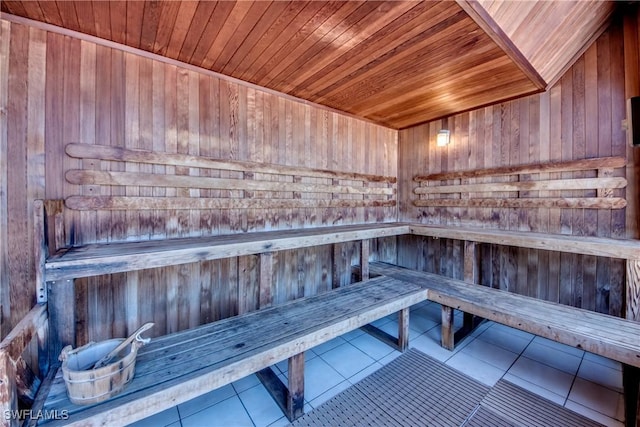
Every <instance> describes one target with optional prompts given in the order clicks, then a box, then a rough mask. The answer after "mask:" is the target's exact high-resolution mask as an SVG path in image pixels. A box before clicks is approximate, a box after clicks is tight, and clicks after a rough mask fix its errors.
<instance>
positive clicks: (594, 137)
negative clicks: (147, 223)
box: [582, 46, 628, 310]
mask: <svg viewBox="0 0 640 427" xmlns="http://www.w3.org/2000/svg"><path fill="white" fill-rule="evenodd" d="M584 64H585V66H584V86H585V91H584V114H585V155H586V157H588V158H595V157H598V56H597V50H596V46H592V47H591V48H589V49H588V50H587V51H586V52H585V54H584ZM587 118H590V119H587ZM627 185H628V184H627ZM584 227H585V234H586V235H588V236H596V235H598V211H597V210H594V209H585V211H584ZM597 265H598V259H597V258H595V257H591V256H584V257H583V269H584V283H585V284H587V286H585V287H584V288H583V292H582V307H583V308H586V309H587V310H596V292H597Z"/></svg>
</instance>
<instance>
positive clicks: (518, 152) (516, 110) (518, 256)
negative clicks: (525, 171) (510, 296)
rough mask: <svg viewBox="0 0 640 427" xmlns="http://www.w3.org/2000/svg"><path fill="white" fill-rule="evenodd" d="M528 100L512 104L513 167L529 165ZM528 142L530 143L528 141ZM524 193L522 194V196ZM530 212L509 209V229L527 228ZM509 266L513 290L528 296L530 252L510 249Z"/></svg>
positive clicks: (511, 145) (511, 143) (511, 151)
mask: <svg viewBox="0 0 640 427" xmlns="http://www.w3.org/2000/svg"><path fill="white" fill-rule="evenodd" d="M526 101H527V100H526V99H523V98H521V99H518V100H516V101H513V102H512V108H511V139H510V159H509V161H510V164H511V165H512V166H515V165H518V164H526V163H528V158H529V153H528V144H527V143H526V142H525V138H527V139H528V132H529V122H528V120H529V108H528V107H529V105H528V103H527V102H526ZM527 142H528V141H527ZM516 179H517V180H518V181H522V180H524V179H525V178H523V177H522V176H520V177H513V178H512V180H513V181H515V180H516ZM521 194H522V192H520V195H521ZM528 218H529V212H528V211H527V210H524V209H522V210H518V209H509V229H511V230H520V229H523V228H525V227H526V224H527V222H528ZM508 257H509V262H508V265H509V266H511V265H513V266H514V269H515V271H514V272H509V275H508V277H513V283H512V284H510V285H513V287H512V289H513V291H514V292H516V293H519V294H524V295H526V294H527V293H528V292H527V289H526V286H527V284H528V274H527V273H528V269H527V263H528V250H526V249H523V248H509V251H508Z"/></svg>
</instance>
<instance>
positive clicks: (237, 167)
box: [66, 143, 397, 184]
mask: <svg viewBox="0 0 640 427" xmlns="http://www.w3.org/2000/svg"><path fill="white" fill-rule="evenodd" d="M66 152H67V154H68V155H69V156H71V157H74V158H79V159H98V160H111V161H121V162H135V163H150V164H159V165H166V166H184V167H189V168H207V169H220V170H228V171H238V172H254V173H264V174H275V175H302V176H307V177H314V178H337V179H346V180H362V181H370V182H382V183H390V184H395V183H396V182H397V178H396V177H394V176H381V175H373V174H363V173H354V172H341V171H332V170H326V169H316V168H303V167H295V166H286V165H277V164H266V163H255V162H246V161H237V160H234V161H230V160H219V159H214V158H209V157H203V156H193V155H188V154H177V153H161V152H154V151H147V150H134V149H127V148H121V147H111V146H106V145H92V144H79V143H72V144H67V146H66Z"/></svg>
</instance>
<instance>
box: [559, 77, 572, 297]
mask: <svg viewBox="0 0 640 427" xmlns="http://www.w3.org/2000/svg"><path fill="white" fill-rule="evenodd" d="M560 84H561V87H562V89H561V95H560V108H561V110H562V116H561V122H560V132H561V135H560V138H561V139H560V145H561V146H560V151H561V153H562V160H570V159H572V158H573V148H574V147H573V142H574V140H573V113H574V109H573V73H572V72H568V73H565V75H564V76H563V77H562V78H561V79H560ZM571 176H572V173H570V172H565V173H562V174H561V177H562V178H563V179H570V178H571ZM572 219H573V215H572V210H571V209H561V210H560V232H561V233H563V234H572V233H573V229H572V226H573V223H572ZM574 259H575V258H574V256H573V255H572V254H567V253H561V254H560V295H559V298H560V301H559V302H560V303H561V304H567V305H571V304H572V303H573V300H572V299H573V291H574V290H573V285H574V283H573V281H572V272H575V271H576V268H575V267H574V265H573V261H574Z"/></svg>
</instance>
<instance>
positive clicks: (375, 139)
mask: <svg viewBox="0 0 640 427" xmlns="http://www.w3.org/2000/svg"><path fill="white" fill-rule="evenodd" d="M0 22H1V25H2V34H1V37H0V107H1V109H2V115H1V117H0V119H1V120H2V123H0V174H1V175H0V182H1V183H2V184H1V186H0V191H1V193H0V280H1V288H0V289H1V291H0V304H1V307H2V323H1V326H2V330H1V332H2V336H4V335H6V333H7V332H8V330H9V329H10V328H11V326H12V325H14V324H15V323H16V321H17V320H18V319H20V318H21V317H22V316H24V315H25V314H26V312H27V311H28V310H29V308H30V307H31V306H32V305H33V304H34V303H35V292H34V290H35V289H34V268H33V266H34V260H33V253H32V250H31V247H32V239H33V236H32V234H33V232H32V219H31V218H32V217H33V215H32V204H33V200H34V199H43V198H47V199H62V198H65V197H67V196H70V195H72V194H80V191H84V192H85V194H84V195H91V194H92V193H93V192H95V191H97V192H103V194H98V195H107V196H108V195H126V196H136V195H140V196H154V195H156V196H163V195H165V194H163V192H164V191H176V190H164V189H150V188H144V187H134V186H130V187H127V188H125V189H120V188H116V187H113V188H109V187H106V189H105V187H97V186H96V187H90V186H87V187H83V188H82V189H79V187H74V186H72V185H71V184H69V183H67V182H66V181H65V179H64V171H65V170H68V169H70V168H84V169H87V168H92V167H95V168H98V166H101V167H109V168H111V169H113V170H115V169H117V168H121V167H122V166H121V165H120V164H117V163H116V162H114V164H101V165H92V164H91V161H87V160H84V162H86V163H85V164H80V163H79V162H82V161H83V160H78V159H72V158H70V157H68V156H66V155H65V151H64V147H65V145H66V144H68V143H70V142H82V143H88V144H103V145H113V146H123V147H127V148H143V149H150V150H155V151H163V152H170V153H188V154H195V155H201V156H211V157H216V158H222V159H237V160H249V161H255V162H266V163H275V164H284V165H293V166H303V167H311V168H323V169H330V170H336V171H354V172H362V173H369V174H379V175H387V176H396V175H397V135H398V134H397V131H395V130H391V129H387V128H384V127H381V126H377V125H373V124H371V123H368V122H365V121H361V120H357V119H354V118H351V117H349V116H346V115H341V114H338V113H335V112H332V111H329V110H327V109H322V108H317V107H315V106H312V105H308V104H305V103H302V102H297V101H295V100H292V99H290V98H286V97H279V96H277V95H274V94H271V93H268V92H263V91H260V90H257V89H255V88H254V87H251V86H248V85H247V86H245V85H242V84H238V83H237V82H234V81H231V80H228V79H222V78H218V77H216V76H213V75H211V74H209V73H205V72H198V71H196V70H193V69H190V68H181V67H179V66H176V65H173V64H169V63H165V62H163V61H159V60H155V59H150V58H147V57H143V56H139V55H136V54H135V53H131V52H126V51H122V50H119V49H116V48H111V47H106V46H103V45H99V44H95V43H93V42H89V41H86V40H80V39H76V38H73V37H70V36H67V35H61V34H58V33H54V32H48V31H44V30H42V29H36V28H31V27H28V26H25V25H21V24H16V23H10V22H8V21H5V20H2V21H0ZM127 167H130V168H131V171H134V172H135V171H140V172H157V173H161V172H163V170H159V169H158V170H156V169H154V168H165V166H148V165H139V166H138V165H130V166H127ZM134 168H135V169H136V170H133V169H134ZM138 168H139V169H138ZM166 168H169V166H166ZM176 169H178V168H176ZM171 172H172V173H173V172H175V173H176V174H185V175H189V174H197V171H196V170H190V169H188V168H184V170H176V171H171ZM221 173H222V174H227V175H229V174H232V173H233V172H221ZM223 177H229V176H223ZM178 191H181V190H178ZM185 191H187V192H189V191H191V193H189V194H186V196H192V197H194V196H198V195H202V196H203V197H233V193H232V192H229V191H220V190H188V189H187V190H185ZM194 191H196V192H197V191H200V192H201V193H200V194H194V193H193V192H194ZM105 193H106V194H105ZM166 195H169V196H173V195H174V194H166ZM301 197H303V198H304V197H305V195H304V194H303V195H302V196H301ZM396 219H397V210H396V208H393V207H392V208H389V207H385V208H367V209H365V208H355V209H343V208H341V209H310V208H307V209H302V210H292V209H281V210H267V211H261V210H257V209H246V210H212V211H205V210H191V211H189V210H176V211H144V212H125V211H98V212H85V211H83V212H79V211H70V210H66V215H65V230H66V235H67V240H68V243H73V244H81V243H90V242H108V241H122V240H140V239H142V240H144V239H157V238H166V237H180V236H200V235H216V234H227V233H235V232H243V231H252V230H264V229H286V228H292V227H314V226H324V225H339V224H349V223H363V222H376V221H378V222H383V221H395V220H396ZM380 244H381V245H382V252H385V253H388V252H389V247H388V245H386V244H385V242H381V243H380ZM374 247H377V243H376V245H375V246H374ZM391 247H392V248H393V243H391ZM358 251H359V249H358V247H357V245H355V244H354V245H344V248H342V254H341V259H342V261H344V272H340V274H339V275H338V277H340V276H347V279H345V280H348V275H349V274H350V269H349V268H348V267H349V265H350V264H351V258H354V259H355V258H356V257H357V256H358ZM393 251H394V249H392V250H391V252H393ZM333 257H334V250H333V248H332V247H321V248H316V249H305V250H301V251H285V252H282V253H278V254H276V255H275V256H274V263H275V264H274V269H273V271H274V275H276V276H277V277H283V278H287V279H288V280H284V281H280V280H276V281H275V283H278V284H280V283H290V286H284V285H282V286H281V288H280V287H279V288H278V289H276V290H275V294H274V302H283V301H286V300H288V299H291V298H295V297H297V296H301V295H309V294H313V293H316V292H319V291H322V290H324V289H329V288H330V287H331V280H332V277H333V276H334V273H333V271H332V263H333ZM258 271H259V260H258V257H255V256H252V257H240V258H233V259H225V260H218V261H211V262H203V263H199V264H192V265H182V266H176V267H173V268H163V269H155V270H144V271H140V272H133V273H126V274H114V275H111V276H104V277H96V278H91V279H85V280H78V281H77V283H76V295H77V307H79V310H80V312H79V315H78V320H79V323H78V325H77V329H78V331H77V336H78V337H79V342H85V341H88V340H100V339H105V338H108V337H111V336H124V335H126V334H127V332H128V331H131V330H132V328H135V327H136V326H137V325H139V324H141V323H143V322H145V321H155V322H156V326H155V328H154V334H163V333H167V332H171V331H175V330H179V329H184V328H186V327H190V326H194V325H197V324H200V323H203V322H209V321H212V320H215V319H219V318H223V317H226V316H229V315H232V314H235V313H238V312H244V311H248V310H251V309H254V308H256V304H257V298H258V297H259V295H258V289H257V287H256V283H257V275H258Z"/></svg>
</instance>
